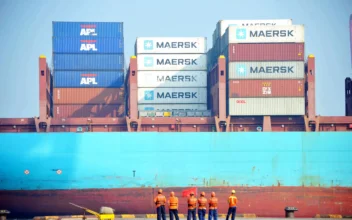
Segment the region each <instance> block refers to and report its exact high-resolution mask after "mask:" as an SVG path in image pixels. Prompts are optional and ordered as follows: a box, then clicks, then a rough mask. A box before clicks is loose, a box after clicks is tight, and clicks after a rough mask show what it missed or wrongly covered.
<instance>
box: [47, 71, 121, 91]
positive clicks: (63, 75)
mask: <svg viewBox="0 0 352 220" xmlns="http://www.w3.org/2000/svg"><path fill="white" fill-rule="evenodd" d="M53 74H54V87H55V88H120V87H123V86H124V84H123V83H124V71H54V72H53Z"/></svg>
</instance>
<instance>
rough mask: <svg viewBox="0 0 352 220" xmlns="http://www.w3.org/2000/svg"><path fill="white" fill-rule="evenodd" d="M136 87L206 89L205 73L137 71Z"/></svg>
mask: <svg viewBox="0 0 352 220" xmlns="http://www.w3.org/2000/svg"><path fill="white" fill-rule="evenodd" d="M138 87H147V88H148V87H158V88H170V87H190V88H192V87H193V88H194V87H207V71H138Z"/></svg>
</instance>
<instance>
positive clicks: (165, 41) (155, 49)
mask: <svg viewBox="0 0 352 220" xmlns="http://www.w3.org/2000/svg"><path fill="white" fill-rule="evenodd" d="M206 51H207V38H205V37H138V38H137V40H136V45H135V53H136V54H143V53H144V54H153V53H179V54H184V53H206Z"/></svg>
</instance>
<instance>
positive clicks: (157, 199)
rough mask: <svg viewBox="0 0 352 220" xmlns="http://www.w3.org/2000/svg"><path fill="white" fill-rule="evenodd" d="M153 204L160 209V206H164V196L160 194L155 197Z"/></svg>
mask: <svg viewBox="0 0 352 220" xmlns="http://www.w3.org/2000/svg"><path fill="white" fill-rule="evenodd" d="M154 203H155V205H156V207H157V208H158V207H160V206H162V205H165V203H166V197H165V196H164V195H162V194H159V195H157V196H156V197H155V199H154Z"/></svg>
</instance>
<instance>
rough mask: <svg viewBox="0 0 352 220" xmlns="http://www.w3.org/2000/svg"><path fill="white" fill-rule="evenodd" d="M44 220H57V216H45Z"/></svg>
mask: <svg viewBox="0 0 352 220" xmlns="http://www.w3.org/2000/svg"><path fill="white" fill-rule="evenodd" d="M44 219H45V220H49V219H59V216H45V217H44Z"/></svg>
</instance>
